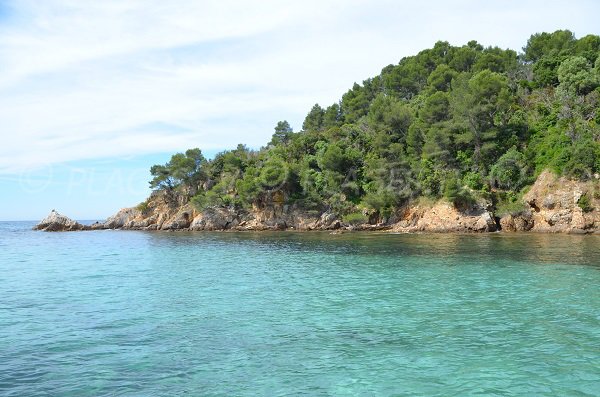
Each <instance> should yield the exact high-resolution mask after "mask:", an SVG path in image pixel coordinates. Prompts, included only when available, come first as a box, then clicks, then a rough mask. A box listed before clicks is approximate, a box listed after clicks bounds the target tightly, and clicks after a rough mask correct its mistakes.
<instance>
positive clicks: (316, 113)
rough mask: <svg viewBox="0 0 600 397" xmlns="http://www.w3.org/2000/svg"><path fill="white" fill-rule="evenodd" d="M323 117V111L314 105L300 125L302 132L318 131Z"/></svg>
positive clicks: (317, 105)
mask: <svg viewBox="0 0 600 397" xmlns="http://www.w3.org/2000/svg"><path fill="white" fill-rule="evenodd" d="M324 116H325V111H324V110H323V108H322V107H321V106H319V104H318V103H316V104H315V105H314V106H313V107H312V109H310V112H308V114H307V115H306V118H305V119H304V123H302V129H303V130H304V131H319V130H321V127H322V126H323V117H324Z"/></svg>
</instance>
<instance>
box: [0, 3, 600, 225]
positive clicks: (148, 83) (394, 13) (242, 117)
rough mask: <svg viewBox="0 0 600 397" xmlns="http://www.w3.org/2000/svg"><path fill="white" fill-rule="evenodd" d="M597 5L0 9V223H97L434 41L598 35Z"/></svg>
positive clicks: (507, 43) (298, 121)
mask: <svg viewBox="0 0 600 397" xmlns="http://www.w3.org/2000/svg"><path fill="white" fill-rule="evenodd" d="M598 15H600V2H598V1H593V0H590V1H575V0H573V1H569V2H566V1H564V0H563V1H553V0H544V1H528V0H520V1H514V0H498V1H485V2H483V1H471V0H457V1H447V0H446V1H420V2H415V1H401V0H395V1H393V0H365V1H362V0H343V1H341V0H339V1H338V0H331V1H327V0H319V1H313V0H303V1H284V0H262V1H241V0H219V1H198V0H179V1H168V2H167V1H154V0H143V1H142V0H117V1H111V0H103V1H85V0H44V1H38V0H21V1H3V0H0V137H1V141H0V220H38V219H41V218H43V217H44V216H45V215H46V214H47V213H48V212H49V211H50V210H51V209H56V210H58V211H59V212H61V213H64V214H66V215H68V216H71V217H72V218H74V219H104V218H106V217H107V216H109V215H111V214H112V213H114V212H116V211H117V210H119V209H120V208H122V207H128V206H133V205H136V204H137V203H139V202H141V201H143V200H144V199H145V197H146V196H147V195H148V193H149V190H148V183H147V181H148V180H149V172H148V169H149V168H150V166H151V165H152V164H157V163H165V162H166V161H168V159H169V158H170V156H171V154H173V153H175V152H181V151H185V150H186V149H188V148H191V147H199V148H201V149H202V150H203V152H204V153H205V155H206V156H207V157H210V156H213V155H214V154H215V153H217V152H219V151H221V150H224V149H232V148H235V146H237V144H238V143H244V144H246V145H248V146H249V147H251V148H259V147H261V146H262V145H264V144H265V143H266V142H268V141H269V139H270V136H271V135H272V133H273V127H274V126H275V125H276V123H277V121H279V120H288V121H289V122H290V124H291V125H292V127H293V128H294V129H295V130H299V129H300V128H301V126H302V120H303V119H304V116H305V115H306V113H307V112H308V111H309V110H310V108H311V107H312V105H314V104H315V103H319V104H321V105H323V106H328V105H330V104H332V103H334V102H337V101H338V100H339V99H340V98H341V96H342V94H343V93H344V92H346V91H347V90H348V89H349V88H350V87H351V86H352V84H353V83H354V82H359V83H360V82H362V81H363V80H364V79H366V78H369V77H373V76H375V75H377V74H379V72H380V71H381V69H382V68H383V67H384V66H386V65H389V64H396V63H398V61H399V60H400V59H401V58H402V57H404V56H409V55H414V54H416V53H417V52H419V51H420V50H422V49H425V48H429V47H431V46H433V44H434V43H435V42H436V41H438V40H445V41H449V42H450V43H451V44H453V45H462V44H465V43H466V42H468V41H469V40H477V41H478V42H480V43H482V44H483V45H486V46H487V45H497V46H499V47H502V48H511V49H514V50H517V51H519V50H520V49H521V48H522V47H523V46H524V45H525V43H526V42H527V39H528V38H529V36H530V35H531V34H533V33H536V32H543V31H547V32H552V31H554V30H557V29H569V30H571V31H573V32H574V33H575V35H576V36H577V37H582V36H585V35H586V34H600V24H599V23H598Z"/></svg>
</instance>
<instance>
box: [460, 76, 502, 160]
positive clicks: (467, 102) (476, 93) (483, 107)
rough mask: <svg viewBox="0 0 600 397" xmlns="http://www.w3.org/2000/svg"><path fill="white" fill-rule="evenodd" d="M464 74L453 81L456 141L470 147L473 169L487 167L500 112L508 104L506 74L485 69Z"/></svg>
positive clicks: (496, 132) (495, 144) (494, 144)
mask: <svg viewBox="0 0 600 397" xmlns="http://www.w3.org/2000/svg"><path fill="white" fill-rule="evenodd" d="M467 77H468V76H466V75H463V76H461V79H460V80H458V81H457V82H456V83H457V84H456V87H455V88H454V90H453V92H452V95H451V99H452V100H451V108H452V112H453V116H454V118H455V121H456V122H458V123H460V124H462V126H463V134H462V135H461V136H460V137H459V138H458V140H459V142H462V143H464V144H468V145H471V146H472V148H473V165H474V167H475V169H474V170H475V171H480V170H482V171H485V170H486V168H487V167H486V160H487V158H488V157H489V155H490V154H491V152H493V150H494V149H495V148H496V146H497V145H498V142H497V141H496V136H497V134H498V128H497V127H499V124H500V123H501V121H502V117H501V116H502V113H504V112H506V111H507V110H508V108H509V106H510V93H509V91H508V81H507V78H506V77H505V76H503V75H501V74H498V73H495V72H491V71H489V70H484V71H481V72H479V73H477V74H476V75H474V76H473V77H471V78H470V79H468V80H467Z"/></svg>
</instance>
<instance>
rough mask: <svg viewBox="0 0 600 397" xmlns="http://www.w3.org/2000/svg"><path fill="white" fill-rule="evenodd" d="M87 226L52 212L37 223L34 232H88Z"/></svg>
mask: <svg viewBox="0 0 600 397" xmlns="http://www.w3.org/2000/svg"><path fill="white" fill-rule="evenodd" d="M88 229H90V227H89V226H85V225H82V224H81V223H79V222H76V221H74V220H72V219H71V218H69V217H67V216H64V215H61V214H59V213H58V212H56V211H55V210H52V211H51V212H50V214H48V216H47V217H45V218H44V219H42V220H41V221H40V223H38V224H37V225H36V226H35V227H34V230H42V231H45V232H66V231H69V232H70V231H75V230H88Z"/></svg>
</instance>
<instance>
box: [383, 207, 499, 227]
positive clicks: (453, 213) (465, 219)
mask: <svg viewBox="0 0 600 397" xmlns="http://www.w3.org/2000/svg"><path fill="white" fill-rule="evenodd" d="M392 230H393V231H395V232H493V231H496V230H497V225H496V221H495V220H494V217H493V216H492V214H491V213H490V212H489V211H488V210H487V209H486V206H485V205H475V206H473V207H471V208H469V209H467V210H466V211H460V210H458V209H457V208H456V207H455V206H454V205H452V204H450V203H446V202H439V203H437V204H435V205H433V206H432V207H423V206H414V207H408V208H406V209H405V210H404V212H403V214H402V216H401V220H400V221H399V222H397V223H396V224H395V225H393V227H392Z"/></svg>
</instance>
